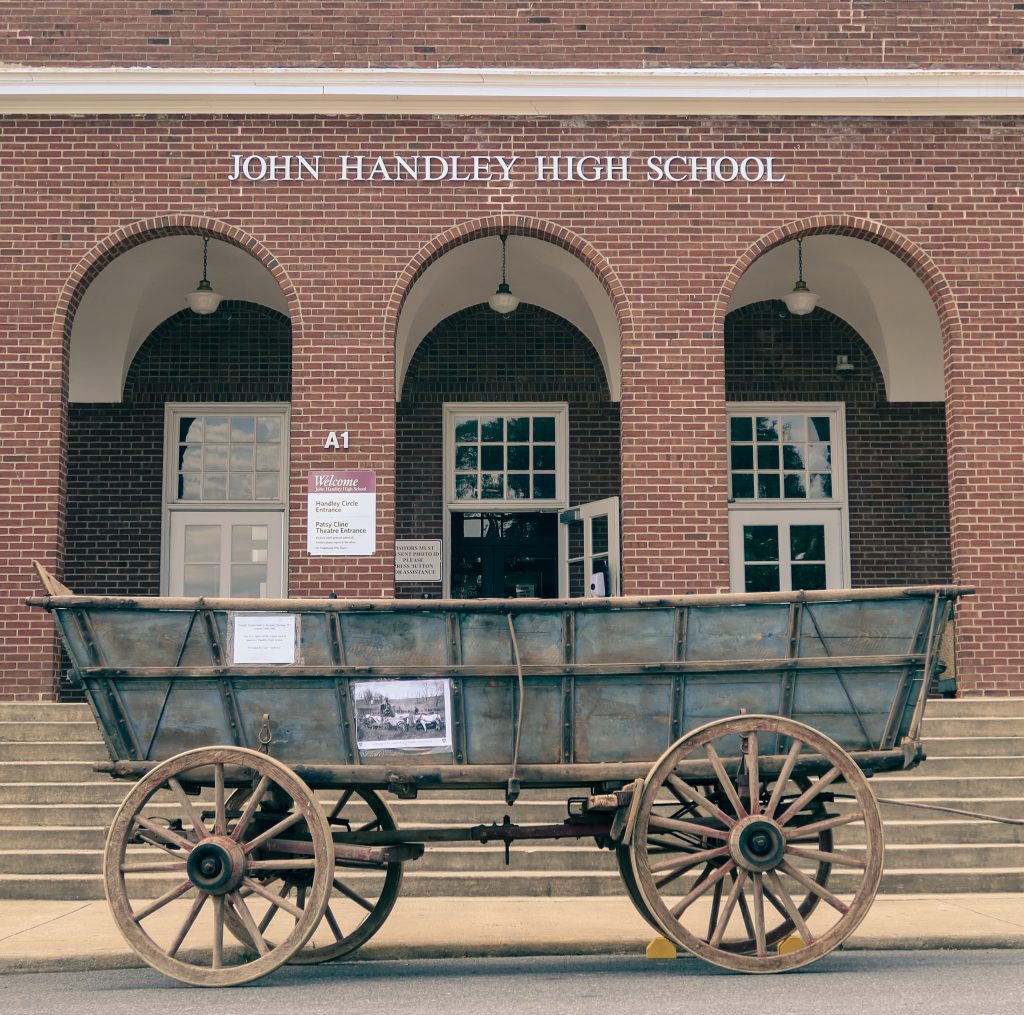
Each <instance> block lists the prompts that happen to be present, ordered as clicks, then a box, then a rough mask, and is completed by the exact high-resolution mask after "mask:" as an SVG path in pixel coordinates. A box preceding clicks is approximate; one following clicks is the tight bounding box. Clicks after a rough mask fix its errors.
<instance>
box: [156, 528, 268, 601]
mask: <svg viewBox="0 0 1024 1015" xmlns="http://www.w3.org/2000/svg"><path fill="white" fill-rule="evenodd" d="M282 522H283V516H282V515H281V514H280V513H274V512H269V511H252V512H240V511H175V512H174V513H173V514H172V515H171V531H170V546H169V557H170V565H171V566H170V571H169V575H168V578H169V583H168V590H167V591H168V594H169V595H172V596H230V597H241V598H244V599H280V598H283V597H284V582H283V581H282V577H283V575H282V571H283V568H282V565H281V561H282V558H283V556H284V553H283V550H284V547H283V532H282V529H283V524H282Z"/></svg>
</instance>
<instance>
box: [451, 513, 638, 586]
mask: <svg viewBox="0 0 1024 1015" xmlns="http://www.w3.org/2000/svg"><path fill="white" fill-rule="evenodd" d="M618 505H619V502H618V498H616V497H613V498H608V499H606V500H603V501H595V502H592V503H590V504H584V505H581V506H579V507H576V508H570V509H569V510H566V511H453V512H452V513H451V538H450V540H449V545H450V548H451V552H450V558H449V577H450V583H451V596H452V598H454V599H491V598H502V599H523V598H528V599H533V598H536V599H557V598H572V597H577V596H587V595H599V596H611V595H618V594H619V540H618V531H619V515H618V510H619V507H618Z"/></svg>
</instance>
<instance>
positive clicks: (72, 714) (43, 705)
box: [0, 701, 92, 722]
mask: <svg viewBox="0 0 1024 1015" xmlns="http://www.w3.org/2000/svg"><path fill="white" fill-rule="evenodd" d="M60 720H68V721H72V722H84V721H86V720H88V721H89V722H92V709H91V708H89V706H88V705H85V704H67V703H65V702H60V701H6V702H0V722H46V721H48V722H54V721H60Z"/></svg>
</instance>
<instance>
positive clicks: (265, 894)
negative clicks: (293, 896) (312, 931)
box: [242, 878, 302, 934]
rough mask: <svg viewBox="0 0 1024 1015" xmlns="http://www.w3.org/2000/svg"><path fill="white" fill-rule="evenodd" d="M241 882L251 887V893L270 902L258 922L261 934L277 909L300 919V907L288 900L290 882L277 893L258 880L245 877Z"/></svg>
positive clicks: (290, 888) (290, 887)
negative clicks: (268, 907)
mask: <svg viewBox="0 0 1024 1015" xmlns="http://www.w3.org/2000/svg"><path fill="white" fill-rule="evenodd" d="M242 884H244V885H245V886H246V887H247V888H249V889H251V890H252V893H253V895H259V896H260V897H261V898H264V899H266V900H267V902H269V903H270V909H268V910H267V912H266V914H265V915H264V917H263V919H262V920H260V922H259V931H260V933H261V934H263V933H265V932H266V929H267V927H269V926H270V921H271V920H273V918H274V917H275V916H276V915H277V911H278V910H279V909H283V910H284V911H285V912H286V913H291V915H292V916H294V917H295V919H296V920H300V919H301V918H302V909H300V908H299V907H298V906H296V905H295V903H293V902H289V901H288V894H289V893H290V892H291V890H292V886H291V885H290V884H286V885H285V886H284V890H283V891H281V892H280V893H279V894H277V895H275V894H274V893H273V892H271V891H268V890H267V889H266V888H264V886H263V885H261V884H260V883H259V882H258V881H251V880H250V879H249V878H246V879H245V881H243V882H242Z"/></svg>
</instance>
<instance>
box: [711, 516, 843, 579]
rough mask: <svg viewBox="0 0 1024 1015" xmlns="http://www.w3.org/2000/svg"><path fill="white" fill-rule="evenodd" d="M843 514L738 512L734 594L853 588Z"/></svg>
mask: <svg viewBox="0 0 1024 1015" xmlns="http://www.w3.org/2000/svg"><path fill="white" fill-rule="evenodd" d="M840 522H841V515H840V512H839V511H835V510H833V511H799V512H795V511H794V512H789V511H733V512H731V513H730V515H729V562H730V585H731V586H732V591H733V592H796V591H800V590H810V589H836V588H844V587H845V586H846V585H847V581H846V577H845V575H844V568H843V541H842V532H841V526H840Z"/></svg>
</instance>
